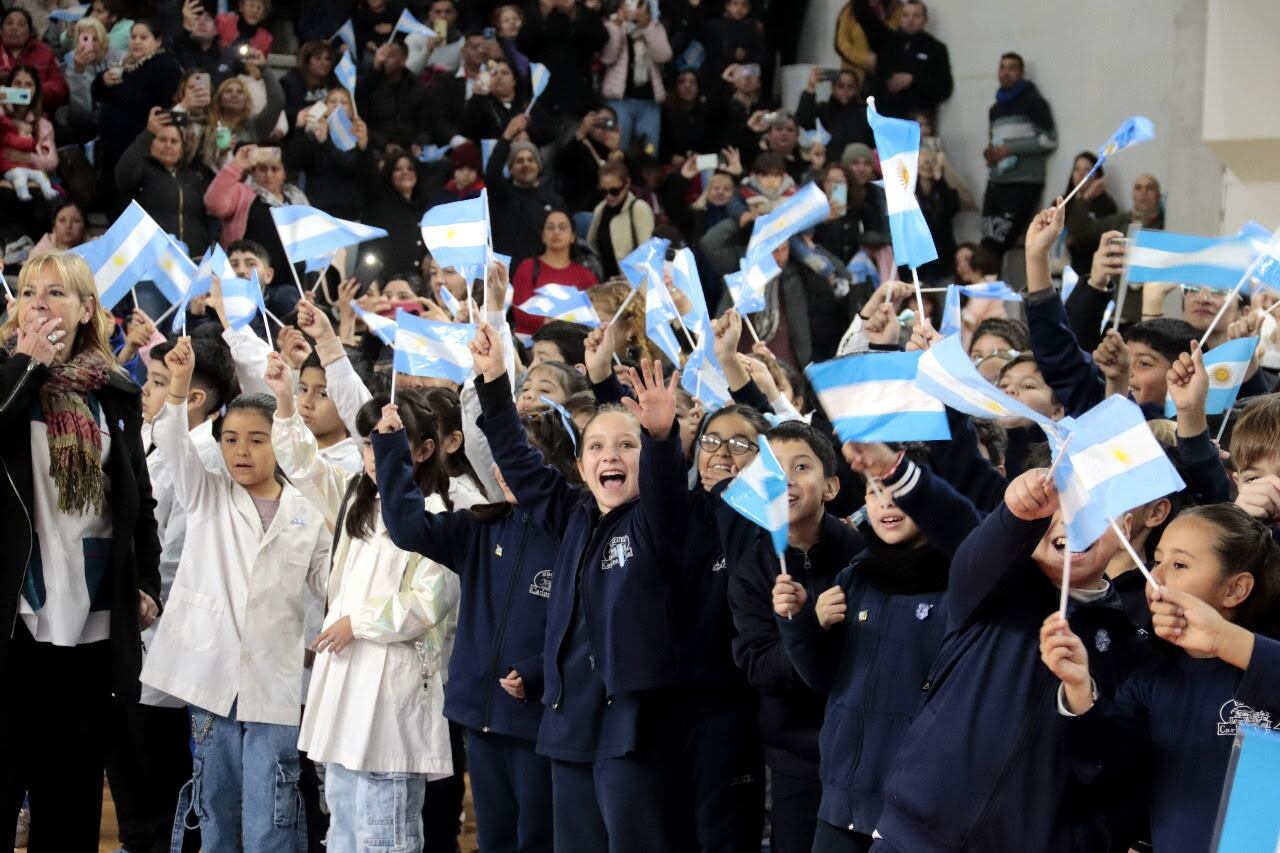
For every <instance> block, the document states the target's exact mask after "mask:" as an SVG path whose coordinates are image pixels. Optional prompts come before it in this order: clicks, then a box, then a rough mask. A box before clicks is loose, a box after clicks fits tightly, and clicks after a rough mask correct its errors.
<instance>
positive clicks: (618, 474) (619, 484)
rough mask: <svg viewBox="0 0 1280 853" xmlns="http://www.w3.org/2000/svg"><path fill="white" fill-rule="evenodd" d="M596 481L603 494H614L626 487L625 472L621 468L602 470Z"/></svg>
mask: <svg viewBox="0 0 1280 853" xmlns="http://www.w3.org/2000/svg"><path fill="white" fill-rule="evenodd" d="M596 479H597V480H599V481H600V488H602V489H604V490H605V492H608V493H613V494H616V493H618V492H621V491H622V490H623V489H624V488H625V487H626V485H627V472H626V471H625V470H624V469H622V468H602V469H600V473H599V474H598V475H597V477H596Z"/></svg>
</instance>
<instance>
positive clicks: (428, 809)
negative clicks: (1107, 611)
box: [422, 723, 467, 853]
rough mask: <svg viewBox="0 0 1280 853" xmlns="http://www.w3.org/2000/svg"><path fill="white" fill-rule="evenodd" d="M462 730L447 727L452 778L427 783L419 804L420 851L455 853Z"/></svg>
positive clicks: (463, 759)
mask: <svg viewBox="0 0 1280 853" xmlns="http://www.w3.org/2000/svg"><path fill="white" fill-rule="evenodd" d="M465 732H466V729H464V728H463V727H462V726H459V725H455V724H453V723H450V724H449V747H450V749H451V750H452V752H453V775H452V776H450V777H449V778H447V779H437V780H436V781H434V782H428V783H427V794H426V797H424V798H423V801H422V839H423V845H422V849H423V850H430V851H432V853H456V851H457V849H458V833H459V832H461V831H462V820H461V817H462V798H463V797H464V796H466V793H467V786H466V782H465V781H464V780H463V775H464V774H465V773H466V772H467V746H466V735H465Z"/></svg>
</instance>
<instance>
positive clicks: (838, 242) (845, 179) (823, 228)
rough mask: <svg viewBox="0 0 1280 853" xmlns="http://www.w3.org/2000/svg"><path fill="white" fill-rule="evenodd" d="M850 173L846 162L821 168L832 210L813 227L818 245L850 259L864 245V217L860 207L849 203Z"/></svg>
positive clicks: (822, 183) (845, 260)
mask: <svg viewBox="0 0 1280 853" xmlns="http://www.w3.org/2000/svg"><path fill="white" fill-rule="evenodd" d="M849 184H850V181H849V175H848V173H847V172H846V171H845V167H844V164H843V163H838V162H835V163H828V164H827V165H826V166H825V167H824V168H823V170H822V180H821V184H820V185H821V187H822V191H823V192H825V193H826V194H827V201H828V202H829V203H830V205H831V213H830V214H829V215H828V216H827V221H826V222H823V223H821V224H820V225H818V226H817V227H816V228H814V229H813V239H814V242H816V243H817V244H818V245H819V246H821V247H822V248H824V249H826V250H827V251H828V252H830V253H831V254H833V255H835V256H836V257H837V258H839V259H840V260H842V261H844V262H845V263H848V262H849V260H850V259H851V258H853V256H854V255H856V254H858V248H859V247H860V246H861V242H862V241H861V235H862V221H861V220H860V219H859V216H858V214H859V213H860V212H861V210H860V209H859V208H850V206H849Z"/></svg>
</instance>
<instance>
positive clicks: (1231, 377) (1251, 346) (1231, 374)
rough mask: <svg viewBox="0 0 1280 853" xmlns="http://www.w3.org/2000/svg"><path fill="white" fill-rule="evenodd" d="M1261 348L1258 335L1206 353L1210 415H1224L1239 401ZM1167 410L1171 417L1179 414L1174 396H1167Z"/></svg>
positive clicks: (1231, 342) (1207, 412) (1166, 413)
mask: <svg viewBox="0 0 1280 853" xmlns="http://www.w3.org/2000/svg"><path fill="white" fill-rule="evenodd" d="M1257 349H1258V339H1257V338H1236V339H1235V340H1232V341H1227V342H1226V343H1225V344H1221V345H1220V346H1216V347H1214V348H1213V349H1211V350H1209V351H1208V352H1207V353H1205V354H1204V370H1205V373H1207V374H1208V375H1209V395H1208V397H1206V398H1205V401H1204V413H1205V414H1206V415H1220V414H1222V413H1223V412H1225V411H1226V410H1227V409H1229V408H1231V407H1232V406H1234V405H1235V404H1236V397H1237V396H1238V395H1239V394H1240V386H1241V385H1242V384H1244V375H1245V373H1246V372H1247V371H1248V370H1249V360H1250V359H1252V358H1253V354H1254V352H1255V351H1257ZM1164 413H1165V416H1166V417H1170V418H1172V417H1174V416H1175V415H1176V414H1177V413H1178V408H1177V406H1175V405H1174V404H1173V397H1170V396H1166V397H1165V400H1164Z"/></svg>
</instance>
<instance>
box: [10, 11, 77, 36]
mask: <svg viewBox="0 0 1280 853" xmlns="http://www.w3.org/2000/svg"><path fill="white" fill-rule="evenodd" d="M74 5H76V4H75V3H74V2H73V0H15V1H14V3H13V6H14V7H15V8H17V9H25V10H26V12H27V14H28V15H30V16H31V31H32V32H34V33H35V34H36V38H38V39H40V40H41V41H44V42H48V43H49V44H51V45H56V44H58V42H57V41H56V40H54V39H52V38H50V37H49V36H50V35H52V34H51V33H49V32H48V30H49V23H50V22H49V13H50V12H52V11H53V10H54V9H66V8H68V7H71V6H74ZM54 23H55V24H56V23H57V22H56V21H55V22H54Z"/></svg>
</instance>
